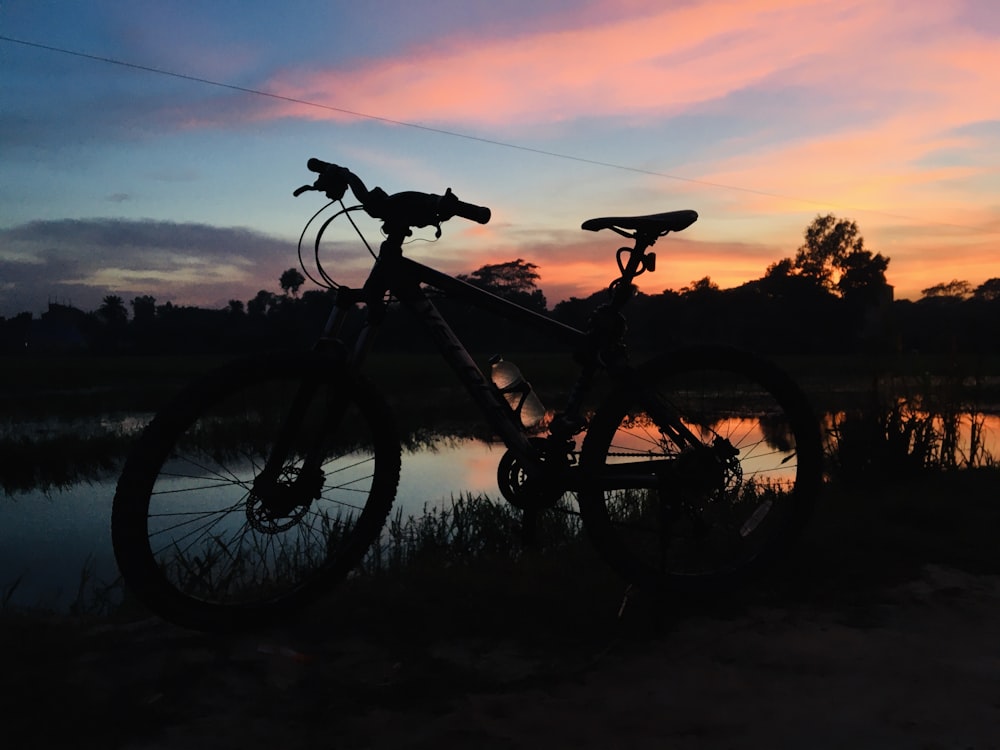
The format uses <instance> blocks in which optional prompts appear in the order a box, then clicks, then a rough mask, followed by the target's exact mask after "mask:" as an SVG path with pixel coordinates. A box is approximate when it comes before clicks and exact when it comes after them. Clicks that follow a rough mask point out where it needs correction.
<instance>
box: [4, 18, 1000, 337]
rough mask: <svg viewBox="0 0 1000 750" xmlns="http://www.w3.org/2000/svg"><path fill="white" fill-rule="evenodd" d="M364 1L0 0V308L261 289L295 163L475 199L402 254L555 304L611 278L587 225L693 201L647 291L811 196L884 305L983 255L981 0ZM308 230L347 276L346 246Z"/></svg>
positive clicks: (998, 177) (990, 172)
mask: <svg viewBox="0 0 1000 750" xmlns="http://www.w3.org/2000/svg"><path fill="white" fill-rule="evenodd" d="M374 5H377V6H378V7H377V8H376V12H377V15H378V17H379V20H380V23H379V24H374V23H372V21H371V18H372V13H373V11H372V7H373V6H372V4H369V5H368V6H366V7H364V8H361V7H355V6H353V5H351V4H347V3H342V2H333V3H314V2H308V0H290V2H288V3H286V4H283V5H282V6H281V8H274V7H273V6H270V5H268V4H265V3H252V2H251V3H244V4H241V5H240V13H239V14H235V15H232V14H229V13H228V12H227V11H226V10H225V9H223V8H216V7H215V6H211V5H205V4H203V3H197V2H193V0H192V1H190V2H178V3H175V4H171V6H170V7H169V8H165V7H163V6H161V5H160V4H157V3H153V2H150V1H140V0H137V2H135V3H131V4H129V6H128V7H122V6H120V4H117V3H111V2H104V1H103V0H97V1H96V2H93V3H89V4H87V6H86V7H81V6H80V5H79V4H77V3H73V2H69V0H59V1H57V2H53V3H49V4H47V5H45V6H44V7H41V6H37V5H34V4H32V5H30V6H29V5H25V6H20V5H19V6H15V7H11V6H10V4H5V5H3V6H0V21H2V24H0V25H2V28H3V35H2V37H0V54H2V55H3V59H4V65H3V66H2V68H0V91H2V92H3V93H2V98H3V101H4V107H3V113H2V114H0V134H2V137H0V159H2V160H3V163H4V165H5V180H4V181H3V184H2V185H0V315H2V316H4V317H8V318H9V317H12V316H13V315H16V314H18V313H20V312H32V313H33V315H37V314H40V312H41V311H43V310H44V309H45V308H43V307H41V305H43V304H44V301H45V300H47V299H69V300H73V301H74V302H75V304H74V306H76V307H79V309H84V310H86V309H96V308H97V307H98V306H99V305H100V301H101V300H102V299H103V297H104V296H107V295H109V294H113V295H117V296H120V297H122V298H123V299H125V300H126V302H127V301H129V300H131V299H132V298H134V297H136V296H142V295H147V294H148V295H151V296H153V297H155V298H156V299H157V301H158V303H160V304H162V303H163V302H166V301H170V302H172V303H173V304H176V305H192V306H198V307H206V308H212V307H216V306H218V307H223V306H225V305H226V304H227V302H228V300H229V299H240V300H242V301H246V300H247V299H250V298H252V297H253V296H254V295H255V294H256V292H257V291H258V290H259V289H267V290H271V289H274V288H276V287H277V278H278V276H279V275H280V273H281V271H283V270H285V269H287V268H289V267H292V266H296V265H297V261H296V258H295V250H294V248H295V244H296V240H297V238H298V236H299V233H300V231H301V229H302V226H303V225H304V224H305V222H306V220H307V219H308V217H309V216H311V215H312V214H313V213H314V212H315V211H316V210H317V209H318V208H319V207H320V206H321V205H322V204H323V201H321V200H315V199H314V200H307V199H306V198H301V199H299V200H298V201H293V199H292V197H291V191H292V190H293V189H294V188H296V187H298V186H299V185H301V184H305V183H307V182H311V181H312V179H313V176H312V175H310V174H309V173H308V172H307V171H306V169H305V162H306V160H307V159H308V158H309V157H313V156H315V157H319V158H322V159H324V160H327V161H332V162H336V163H339V164H343V165H344V166H347V167H349V168H351V169H352V170H353V171H355V172H356V173H357V174H359V175H360V176H361V177H362V179H364V180H365V182H366V183H368V185H369V186H370V187H371V186H375V185H379V186H381V187H383V188H384V189H386V190H387V191H389V192H397V191H401V190H422V191H427V192H435V193H443V192H444V190H445V188H447V187H452V188H453V189H454V191H455V193H456V194H457V195H458V196H459V197H460V198H461V199H462V200H466V201H469V202H472V203H478V204H482V205H486V206H489V207H490V208H491V209H492V210H493V217H494V218H493V220H492V221H491V223H490V224H488V225H486V226H484V227H480V226H474V225H471V224H463V223H462V222H460V221H458V220H456V221H452V222H450V223H449V224H447V225H445V226H444V236H443V238H442V239H441V240H440V241H438V242H436V243H428V242H415V243H414V244H412V245H410V246H409V247H408V252H410V253H411V255H412V257H414V258H415V259H417V260H420V261H421V262H424V263H427V264H428V265H431V266H433V267H436V268H439V269H441V270H443V271H445V272H448V273H452V274H454V273H469V272H471V271H473V270H475V269H476V268H479V267H481V266H483V265H485V264H488V263H497V262H505V261H508V260H513V259H515V258H523V259H524V260H526V261H528V262H531V263H534V264H536V265H537V266H538V272H539V274H540V276H541V278H540V280H539V284H538V286H539V288H540V289H541V290H542V291H543V292H544V293H545V294H546V297H547V299H548V302H549V305H550V307H551V306H554V305H555V304H556V303H557V302H559V301H562V300H564V299H567V298H569V297H571V296H577V297H582V296H587V295H589V294H591V293H593V292H594V291H597V290H599V289H600V288H601V287H602V286H604V285H606V284H607V282H608V281H609V280H610V279H611V278H613V276H614V259H613V256H614V251H615V249H616V247H617V244H618V242H617V239H616V238H615V237H614V236H613V235H610V234H606V233H601V234H599V235H596V236H594V235H591V234H590V233H587V232H582V231H581V230H580V229H579V226H580V224H581V223H582V222H583V221H584V220H586V219H588V218H591V217H594V216H600V215H625V214H630V213H631V214H645V213H655V212H659V211H667V210H677V209H689V208H690V209H694V210H696V211H698V213H699V215H700V219H699V221H698V222H697V223H696V224H695V225H693V226H692V227H690V228H688V229H687V230H686V231H685V232H684V233H682V234H679V235H672V236H671V237H669V238H667V239H666V240H665V241H662V242H661V243H660V244H658V245H657V248H656V250H657V252H658V254H659V256H660V259H661V262H660V270H659V273H658V274H657V275H656V276H654V277H653V278H651V279H643V280H642V281H643V282H644V283H643V284H642V285H641V289H642V291H644V292H646V293H649V294H656V293H659V292H661V291H663V290H665V289H674V290H679V289H681V288H683V287H684V286H687V285H689V284H691V283H692V282H694V281H696V280H698V279H701V278H704V277H706V276H707V277H709V278H711V279H712V281H713V282H714V283H716V284H718V285H719V287H720V288H733V287H735V286H739V285H740V284H742V283H745V282H747V281H752V280H754V279H757V278H760V277H761V276H763V274H764V272H765V271H766V268H767V266H769V265H770V264H772V263H774V262H776V261H778V260H781V259H782V258H786V257H791V256H793V255H794V253H795V251H796V249H797V248H798V247H799V246H800V245H801V244H802V240H803V232H804V231H805V229H806V227H807V226H808V225H809V224H810V222H811V221H812V220H813V219H814V218H815V217H816V216H817V215H823V214H827V213H832V214H834V215H836V216H837V217H838V218H842V219H849V220H853V221H855V222H856V223H857V225H858V228H859V230H860V233H861V234H862V236H863V237H864V238H865V246H866V247H867V248H868V249H869V250H871V251H872V252H877V253H881V254H883V255H884V256H887V257H888V258H890V264H889V268H888V273H887V279H888V282H889V284H891V285H893V286H894V288H895V292H896V299H914V300H915V299H917V298H919V296H920V292H921V290H922V289H925V288H928V287H931V286H934V285H936V284H942V283H948V282H950V281H952V280H956V279H957V280H965V281H968V282H969V283H970V284H971V285H972V286H973V287H975V286H978V285H979V284H981V283H983V282H984V281H986V280H987V279H989V278H993V277H996V276H997V275H1000V272H998V271H997V268H996V266H997V263H996V258H997V252H996V247H995V243H996V240H997V235H998V234H1000V203H998V202H997V200H996V198H995V196H996V195H997V194H998V192H1000V148H998V146H1000V101H998V100H997V97H996V95H995V92H996V91H997V90H1000V44H997V41H998V38H1000V7H998V6H996V4H993V3H990V2H988V1H987V0H969V1H967V2H956V3H948V4H943V5H942V4H931V3H926V4H925V3H920V4H913V3H904V2H901V1H900V2H886V3H878V4H869V3H863V2H848V1H847V0H830V1H829V2H822V1H819V0H817V1H815V2H804V1H803V2H787V1H785V0H758V1H757V2H752V3H745V2H736V1H735V0H732V1H731V2H725V1H724V2H723V7H722V8H720V7H719V4H718V3H711V4H710V3H708V2H707V1H706V0H690V1H689V2H684V3H681V4H678V5H672V6H671V7H669V8H664V7H663V6H662V4H661V3H658V2H654V1H653V0H630V1H629V2H627V3H621V2H618V1H617V0H616V2H610V0H593V1H591V2H573V1H572V0H546V1H545V2H529V1H528V0H515V1H514V2H511V3H507V4H505V5H504V6H503V7H502V8H501V7H496V6H495V4H487V3H467V2H461V1H460V0H434V2H430V3H426V4H419V5H416V6H415V4H408V3H403V2H401V0H382V1H381V2H377V3H374ZM265 40H266V41H267V42H268V43H267V44H264V43H263V42H264V41H265ZM365 230H366V236H367V237H368V240H369V242H374V241H377V238H378V232H377V227H376V225H375V224H374V223H372V224H369V225H368V226H366V227H365ZM330 239H331V244H330V245H329V247H330V248H331V251H330V252H331V254H330V255H328V256H324V257H325V258H326V260H325V262H326V263H327V264H328V266H327V267H328V268H331V269H335V270H334V271H333V275H334V276H335V278H337V279H338V281H341V280H343V281H344V282H345V283H356V282H357V281H358V280H359V278H358V277H359V276H360V274H361V273H362V269H361V267H360V264H359V262H358V261H361V262H365V261H368V256H367V254H366V252H365V250H364V248H363V246H362V245H360V243H359V242H358V241H357V240H354V241H353V244H350V245H348V244H345V243H347V242H349V241H350V230H349V227H346V228H336V231H335V232H334V233H333V234H332V235H331V237H330ZM309 288H313V287H312V286H311V285H309V284H307V285H306V286H304V287H303V291H305V290H307V289H309Z"/></svg>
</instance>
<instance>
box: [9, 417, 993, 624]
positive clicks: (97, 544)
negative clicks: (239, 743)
mask: <svg viewBox="0 0 1000 750" xmlns="http://www.w3.org/2000/svg"><path fill="white" fill-rule="evenodd" d="M123 427H126V428H127V429H128V430H129V431H132V430H134V429H135V425H133V424H131V423H129V424H128V425H123ZM717 427H718V426H717ZM984 428H985V434H984V438H985V440H986V449H987V451H988V452H989V454H990V455H992V456H993V457H994V458H997V457H998V456H1000V416H997V415H989V416H988V417H986V418H985V422H984ZM968 431H969V427H968V423H967V421H966V422H963V425H962V427H961V432H962V435H961V440H965V441H967V440H968ZM504 451H505V448H504V447H503V446H502V445H499V444H489V443H484V442H481V441H476V440H470V439H457V438H456V439H449V440H445V441H441V442H438V443H436V444H434V445H433V446H430V447H427V448H422V449H420V450H419V451H415V452H409V453H404V455H403V463H402V475H401V478H400V494H399V495H398V496H397V499H396V503H395V506H394V507H395V508H396V509H401V510H402V512H403V515H404V517H406V516H410V515H414V516H419V515H420V514H421V513H422V512H423V511H424V509H425V508H434V507H442V506H447V505H448V504H449V502H450V500H451V499H452V498H454V497H459V496H461V495H464V494H465V493H471V494H474V495H477V494H486V495H489V496H490V497H494V498H499V497H500V494H499V491H498V489H497V480H496V469H497V464H498V462H499V461H500V458H501V457H502V456H503V454H504ZM747 466H750V464H747ZM745 468H746V467H745ZM116 481H117V477H109V478H106V479H103V480H100V481H92V482H80V483H77V484H74V485H71V486H69V487H67V488H65V489H62V490H50V491H48V492H46V491H42V490H33V491H29V492H24V493H18V494H16V495H13V496H6V497H3V498H0V600H2V599H3V598H4V597H5V596H6V595H7V594H9V595H10V596H9V604H12V605H16V606H23V607H41V608H45V609H50V610H56V611H66V610H67V609H68V608H69V607H70V606H71V605H72V604H73V603H74V601H75V600H76V599H77V596H78V592H79V589H80V583H81V574H82V573H83V572H84V571H88V572H89V574H91V575H92V581H91V583H94V582H97V583H102V582H103V583H113V582H114V581H115V580H116V579H117V577H118V571H117V567H116V565H115V562H114V557H113V553H112V551H111V530H110V529H111V503H112V499H113V497H114V491H115V483H116ZM15 584H16V588H13V590H12V587H14V586H15ZM90 590H92V586H91V588H90ZM83 603H84V604H86V603H87V602H86V601H84V602H83Z"/></svg>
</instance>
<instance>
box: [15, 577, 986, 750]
mask: <svg viewBox="0 0 1000 750" xmlns="http://www.w3.org/2000/svg"><path fill="white" fill-rule="evenodd" d="M638 606H639V605H635V607H638ZM629 607H633V605H632V604H631V603H630V604H629ZM629 614H630V613H629V612H626V615H625V616H623V618H622V619H621V621H627V620H628V615H629ZM631 615H632V617H633V619H636V618H638V619H640V620H643V621H644V622H645V624H644V625H643V626H642V627H620V628H618V629H609V630H608V631H607V632H605V633H604V634H603V635H601V636H600V637H597V638H594V637H589V638H584V639H577V640H573V639H571V638H570V639H569V640H568V642H569V643H571V645H567V646H566V647H565V648H558V649H553V648H552V647H551V643H552V641H551V640H545V641H544V642H543V641H542V640H540V641H539V642H537V643H532V642H531V641H530V639H528V640H527V641H525V639H524V638H519V639H517V640H515V639H512V638H503V637H500V638H495V637H489V638H487V637H483V636H475V635H473V636H463V637H454V636H449V637H446V638H441V639H438V640H435V639H433V638H431V639H430V640H427V641H425V642H424V643H423V644H422V645H421V646H420V647H419V648H414V646H413V644H412V643H410V644H407V645H406V646H405V648H403V647H400V646H398V645H397V644H394V643H393V642H392V640H391V639H386V638H385V637H384V634H382V635H377V636H376V635H372V636H366V635H364V634H357V633H355V634H353V635H351V636H350V637H348V638H343V637H334V636H333V634H332V632H331V628H330V627H329V625H324V624H323V623H322V622H315V621H314V622H312V623H309V624H302V625H299V626H295V627H285V628H283V629H280V630H275V631H271V632H269V633H266V634H256V635H241V636H239V637H232V636H230V637H226V638H220V637H218V636H215V637H212V636H206V635H201V634H196V633H191V632H188V631H183V630H179V629H176V628H173V627H171V626H169V625H167V624H165V623H163V622H161V621H159V620H155V619H145V620H141V621H138V622H133V623H125V624H121V623H119V624H114V625H112V624H108V623H101V622H92V623H89V624H79V623H78V624H77V626H76V627H74V628H73V629H72V630H70V629H68V628H67V626H66V624H65V623H64V622H61V621H60V622H56V621H50V620H46V619H44V618H5V621H4V628H3V630H4V640H5V644H6V646H7V648H8V658H7V659H6V660H5V661H6V668H5V669H4V670H3V672H4V678H3V681H4V685H5V690H4V700H3V706H4V709H3V713H4V714H6V715H5V716H4V717H3V723H4V726H5V727H7V728H8V729H9V731H10V734H9V735H8V737H9V738H13V739H12V741H4V743H3V745H4V747H6V748H11V749H12V750H13V748H29V747H57V746H66V747H69V746H72V747H102V748H109V747H120V748H130V749H134V750H140V749H141V750H166V749H167V748H171V749H173V748H177V749H181V748H183V749H185V750H196V749H198V748H206V749H207V748H211V749H212V750H221V749H223V748H241V749H246V748H453V747H454V748H602V749H606V748H711V749H715V748H770V749H772V750H775V749H778V748H852V749H853V748H921V749H922V748H926V749H928V750H930V749H931V748H934V749H937V748H976V749H977V750H982V749H984V748H1000V577H998V576H983V575H973V574H970V573H966V572H962V571H959V570H957V569H953V568H946V567H939V566H925V567H924V568H923V569H922V574H921V575H920V577H919V578H917V579H915V580H911V581H908V582H905V583H902V584H896V585H893V586H891V587H888V588H885V589H884V590H881V591H879V592H877V595H876V596H867V597H865V598H864V600H863V601H859V602H855V603H847V604H842V605H839V606H817V605H816V603H815V602H813V603H811V604H808V605H802V606H796V605H792V606H781V607H777V606H770V605H763V604H760V605H754V604H752V603H751V604H749V605H748V606H746V607H742V608H740V610H739V611H737V612H735V613H732V614H730V615H724V614H706V613H700V614H699V613H693V612H687V613H677V612H675V613H669V612H668V613H666V614H665V615H663V619H662V621H657V622H656V623H654V624H652V625H651V624H650V623H649V622H647V621H648V620H649V618H650V617H651V616H650V615H649V613H648V612H647V613H645V614H639V615H636V614H635V613H634V612H632V613H631ZM400 625H401V627H404V626H405V623H401V624H400ZM560 627H565V623H560Z"/></svg>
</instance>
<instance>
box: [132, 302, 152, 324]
mask: <svg viewBox="0 0 1000 750" xmlns="http://www.w3.org/2000/svg"><path fill="white" fill-rule="evenodd" d="M131 305H132V320H133V321H135V322H136V323H138V324H140V325H143V324H146V323H150V322H151V321H152V320H153V318H154V317H155V316H156V298H155V297H151V296H150V295H148V294H144V295H143V296H141V297H136V298H135V299H133V300H132V302H131Z"/></svg>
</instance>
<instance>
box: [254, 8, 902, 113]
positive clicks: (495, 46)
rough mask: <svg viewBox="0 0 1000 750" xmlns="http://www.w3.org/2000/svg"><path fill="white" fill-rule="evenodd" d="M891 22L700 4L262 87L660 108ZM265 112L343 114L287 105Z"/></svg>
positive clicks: (838, 48) (452, 42)
mask: <svg viewBox="0 0 1000 750" xmlns="http://www.w3.org/2000/svg"><path fill="white" fill-rule="evenodd" d="M872 6H874V7H872ZM890 22H892V23H897V24H898V20H896V19H895V18H893V16H892V8H889V7H885V5H884V4H870V3H858V4H850V3H805V4H803V3H795V2H781V0H771V1H768V0H761V1H759V2H755V3H747V2H742V1H740V0H730V2H712V3H699V4H692V5H687V6H685V7H680V8H670V9H666V10H659V11H657V12H651V13H649V14H647V15H637V16H633V17H627V18H621V19H620V20H618V21H617V22H613V23H607V22H606V23H603V24H601V25H595V26H589V27H582V28H580V27H574V26H568V27H567V28H566V29H564V30H561V31H560V30H547V31H542V32H539V33H538V34H535V35H530V36H521V37H516V38H511V39H502V38H501V39H493V38H481V39H475V38H461V39H447V40H441V41H439V42H438V43H437V44H436V45H435V46H433V47H430V46H428V47H422V48H419V49H412V50H408V51H407V52H406V53H405V54H403V55H400V56H398V57H395V58H390V59H382V60H376V61H374V62H370V63H366V64H362V65H359V66H358V67H357V68H355V69H352V70H331V71H289V72H286V73H285V74H283V75H282V76H280V77H278V78H276V79H275V80H273V81H271V82H270V83H269V84H268V88H269V89H270V90H274V91H276V92H277V93H280V94H281V95H283V96H288V97H291V98H295V99H304V100H310V101H316V102H319V103H322V104H327V105H329V106H333V107H342V108H344V109H347V110H351V111H355V112H362V113H367V114H372V115H377V116H381V117H386V118H390V119H397V120H406V121H419V122H428V123H441V122H449V123H455V122H458V123H465V124H475V125H489V126H504V125H510V124H523V123H540V122H559V121H564V120H570V119H575V118H578V117H588V116H594V115H598V116H600V115H616V116H622V115H625V116H632V117H648V116H661V115H664V114H670V113H675V112H678V111H681V110H682V109H684V108H687V107H690V106H692V105H693V104H696V103H698V102H704V101H709V100H713V99H717V98H720V97H723V96H725V95H727V94H729V93H731V92H733V91H737V90H740V89H742V88H745V87H747V86H750V85H754V84H757V83H760V82H761V81H764V80H766V79H768V78H769V77H771V76H774V75H777V74H779V73H782V72H783V71H788V70H791V69H794V68H795V67H796V66H798V65H800V64H802V63H803V62H805V61H808V60H815V59H823V58H824V57H828V56H839V55H849V54H850V53H851V49H852V47H856V46H857V42H858V40H859V38H860V39H864V38H868V37H870V34H869V33H868V32H869V31H870V30H871V29H872V28H874V27H877V26H878V25H879V24H883V23H890ZM569 23H570V19H567V24H569ZM268 116H270V117H289V116H293V117H303V118H310V119H319V118H334V119H338V118H342V117H343V115H342V114H338V113H336V112H331V111H329V110H323V109H319V108H315V107H308V106H305V105H299V104H295V103H290V102H286V103H281V104H278V105H276V107H275V108H273V109H272V110H271V111H270V112H269V113H268Z"/></svg>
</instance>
